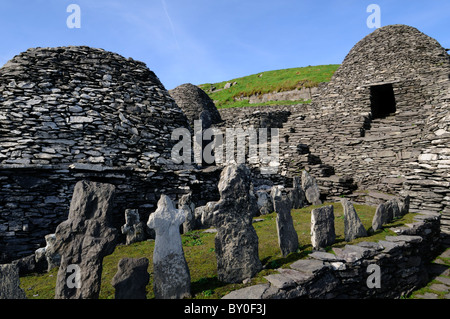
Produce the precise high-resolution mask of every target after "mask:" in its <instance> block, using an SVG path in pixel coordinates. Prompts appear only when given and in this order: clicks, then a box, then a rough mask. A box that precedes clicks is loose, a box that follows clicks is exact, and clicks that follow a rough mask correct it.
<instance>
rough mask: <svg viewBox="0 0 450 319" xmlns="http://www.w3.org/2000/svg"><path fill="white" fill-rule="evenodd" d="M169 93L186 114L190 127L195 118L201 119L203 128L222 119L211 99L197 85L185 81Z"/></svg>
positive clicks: (192, 125)
mask: <svg viewBox="0 0 450 319" xmlns="http://www.w3.org/2000/svg"><path fill="white" fill-rule="evenodd" d="M169 93H170V95H171V96H172V97H173V98H174V99H175V102H176V103H177V105H178V106H179V107H180V108H181V109H182V110H183V112H184V114H186V117H187V118H188V121H189V124H190V126H191V127H194V121H196V120H202V122H203V123H202V124H203V128H205V129H206V128H209V127H210V126H211V125H212V124H218V123H220V122H221V121H222V119H221V117H220V113H219V111H218V110H217V108H216V106H215V105H214V102H213V100H211V98H210V97H209V96H208V94H206V93H205V92H204V91H203V90H202V89H200V88H199V87H198V86H196V85H193V84H190V83H186V84H182V85H180V86H177V87H176V88H174V89H173V90H170V91H169Z"/></svg>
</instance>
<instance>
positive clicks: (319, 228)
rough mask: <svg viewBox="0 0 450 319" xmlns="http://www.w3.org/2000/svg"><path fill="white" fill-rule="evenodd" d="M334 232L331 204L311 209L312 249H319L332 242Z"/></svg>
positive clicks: (334, 235) (333, 240)
mask: <svg viewBox="0 0 450 319" xmlns="http://www.w3.org/2000/svg"><path fill="white" fill-rule="evenodd" d="M335 240H336V233H335V230H334V209H333V206H331V205H330V206H324V207H320V208H316V209H313V210H312V211H311V244H312V246H313V249H315V250H320V249H321V248H325V247H327V246H330V245H332V244H334V242H335Z"/></svg>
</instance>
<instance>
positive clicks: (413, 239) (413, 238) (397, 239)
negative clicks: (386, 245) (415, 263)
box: [385, 235, 423, 243]
mask: <svg viewBox="0 0 450 319" xmlns="http://www.w3.org/2000/svg"><path fill="white" fill-rule="evenodd" d="M385 239H386V240H387V241H392V242H401V241H404V242H407V243H420V242H422V240H423V239H422V237H420V236H409V235H400V236H386V238H385Z"/></svg>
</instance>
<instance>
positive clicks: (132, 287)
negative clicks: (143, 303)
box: [111, 258, 150, 299]
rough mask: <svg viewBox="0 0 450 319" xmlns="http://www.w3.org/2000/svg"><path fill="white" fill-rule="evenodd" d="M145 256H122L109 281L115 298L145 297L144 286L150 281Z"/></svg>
mask: <svg viewBox="0 0 450 319" xmlns="http://www.w3.org/2000/svg"><path fill="white" fill-rule="evenodd" d="M148 264H149V261H148V259H147V258H122V259H121V260H120V261H119V264H118V266H117V273H116V275H115V276H114V278H113V279H112V281H111V284H112V286H113V287H114V289H115V290H116V292H115V299H147V293H146V291H145V287H146V286H147V284H148V282H149V281H150V275H149V273H148V271H147V269H148Z"/></svg>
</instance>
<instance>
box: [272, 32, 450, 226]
mask: <svg viewBox="0 0 450 319" xmlns="http://www.w3.org/2000/svg"><path fill="white" fill-rule="evenodd" d="M449 74H450V56H449V55H448V54H447V53H446V51H445V49H444V48H443V47H442V46H441V45H440V44H439V43H438V42H437V41H436V40H434V39H432V38H430V37H428V36H427V35H425V34H423V33H421V32H420V31H418V30H417V29H415V28H413V27H409V26H405V25H391V26H386V27H382V28H379V29H377V30H375V31H374V32H373V33H371V34H370V35H368V36H366V37H365V38H364V39H362V40H361V41H360V42H358V43H357V44H356V45H355V46H354V47H353V48H352V50H351V51H350V52H349V54H348V55H347V57H346V58H345V60H344V61H343V63H342V65H341V66H340V67H339V69H338V70H337V71H336V72H335V74H334V75H333V77H332V79H331V81H330V82H329V83H328V85H323V86H321V89H320V92H319V94H318V95H317V97H315V98H314V99H313V101H312V104H311V105H310V106H307V107H305V108H303V109H302V110H301V112H298V113H294V112H292V114H291V116H290V117H289V119H288V121H287V123H288V124H287V125H284V127H283V130H282V132H281V135H282V136H283V135H285V136H287V137H288V138H287V139H286V140H287V142H286V140H283V139H281V142H282V143H281V146H280V147H281V149H282V151H281V154H282V163H281V164H282V170H283V172H286V174H287V175H291V176H293V175H295V174H298V173H299V170H301V169H303V167H306V165H310V163H308V161H307V159H306V158H307V157H308V156H309V157H311V155H314V157H315V159H316V165H318V164H319V163H321V165H322V166H324V167H326V166H328V167H331V168H332V171H330V172H328V174H321V173H325V172H320V171H319V169H320V167H319V166H317V167H315V168H314V169H317V171H314V170H312V169H309V171H310V172H312V173H313V174H314V175H315V176H317V182H318V184H319V186H320V189H321V193H322V194H323V195H324V196H326V195H328V196H337V195H339V192H341V194H345V193H350V192H351V191H353V190H354V189H355V188H354V186H355V185H353V186H352V184H356V186H357V187H359V188H360V189H363V190H367V189H369V190H376V191H381V192H385V193H390V194H395V195H396V196H401V197H405V196H406V194H408V193H409V195H410V196H411V209H412V211H414V212H417V211H423V210H429V211H433V212H443V215H444V218H443V225H444V226H445V225H447V227H444V228H443V230H444V229H447V230H448V229H449V226H450V225H449V224H450V217H449V216H450V208H449V204H450V201H449V198H450V191H449V189H450V188H449V185H450V184H449V183H450V179H449V176H448V168H449V156H450V150H449V148H448V142H449V136H450V128H449V125H450V124H449V123H450V116H449V111H448V105H449V104H448V103H449V101H450V91H449V90H450V78H449V76H448V75H449ZM380 92H382V93H380ZM380 98H381V99H387V100H388V101H389V103H392V102H393V101H394V102H393V103H395V107H394V108H393V109H386V110H384V109H383V106H382V104H383V103H378V102H377V101H379V99H380ZM302 154H303V155H302ZM299 155H300V156H304V157H305V159H304V160H302V161H301V160H300V158H299ZM310 166H311V165H310ZM322 177H323V178H322Z"/></svg>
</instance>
